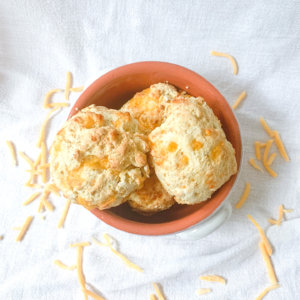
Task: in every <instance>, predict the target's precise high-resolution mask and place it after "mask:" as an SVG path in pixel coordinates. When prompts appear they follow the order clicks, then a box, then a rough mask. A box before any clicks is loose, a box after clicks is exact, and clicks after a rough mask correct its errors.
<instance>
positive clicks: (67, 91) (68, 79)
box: [65, 72, 72, 100]
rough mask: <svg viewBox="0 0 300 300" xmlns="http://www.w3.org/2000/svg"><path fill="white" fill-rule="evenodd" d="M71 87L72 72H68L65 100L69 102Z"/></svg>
mask: <svg viewBox="0 0 300 300" xmlns="http://www.w3.org/2000/svg"><path fill="white" fill-rule="evenodd" d="M71 85H72V74H71V72H67V82H66V87H65V100H69V95H70V88H71Z"/></svg>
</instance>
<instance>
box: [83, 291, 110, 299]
mask: <svg viewBox="0 0 300 300" xmlns="http://www.w3.org/2000/svg"><path fill="white" fill-rule="evenodd" d="M83 292H84V293H85V294H86V295H87V296H90V297H92V298H93V299H96V300H105V299H104V298H103V297H101V296H99V295H97V294H95V293H93V292H91V291H90V290H87V289H85V290H84V291H83Z"/></svg>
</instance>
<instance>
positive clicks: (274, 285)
mask: <svg viewBox="0 0 300 300" xmlns="http://www.w3.org/2000/svg"><path fill="white" fill-rule="evenodd" d="M279 287H280V285H279V284H273V285H271V286H268V287H267V288H265V289H264V290H263V291H262V292H261V293H260V294H259V295H258V297H256V299H255V300H262V299H263V298H264V297H265V296H266V295H267V294H268V293H269V292H270V291H272V290H274V289H278V288H279Z"/></svg>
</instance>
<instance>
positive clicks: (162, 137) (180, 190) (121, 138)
mask: <svg viewBox="0 0 300 300" xmlns="http://www.w3.org/2000/svg"><path fill="white" fill-rule="evenodd" d="M50 171H51V174H52V177H53V179H54V182H55V184H56V185H57V186H58V187H59V188H60V189H61V190H62V191H63V193H64V196H65V197H67V198H69V199H71V200H72V201H73V202H75V203H78V204H81V205H83V206H85V207H86V208H88V209H92V208H98V209H107V208H110V207H114V206H117V205H120V204H122V203H124V202H125V201H128V203H129V205H130V206H131V207H132V208H133V209H134V210H136V211H138V212H140V213H142V214H146V215H147V214H148V215H149V214H153V213H156V212H159V211H162V210H165V209H168V208H170V207H171V206H172V205H173V204H174V203H175V202H178V203H180V204H196V203H199V202H202V201H205V200H207V199H209V198H210V197H211V195H212V193H213V192H214V191H216V190H217V189H218V188H219V187H220V186H222V185H223V184H224V183H225V182H226V181H227V180H228V179H229V178H230V176H232V175H233V174H235V173H236V171H237V164H236V160H235V151H234V149H233V147H232V145H231V144H230V142H229V141H227V139H226V136H225V134H224V131H223V129H222V127H221V123H220V121H219V120H218V118H217V117H216V116H215V115H214V113H213V111H212V110H211V109H210V108H209V107H208V105H207V104H206V103H205V101H204V100H203V99H202V98H200V97H197V98H195V97H192V96H190V95H188V94H186V93H184V92H179V91H177V89H176V88H175V87H173V86H171V85H169V84H165V83H158V84H155V85H152V86H151V87H150V88H148V89H146V90H144V91H142V92H140V93H137V94H136V95H135V96H134V97H133V98H132V99H130V100H129V101H128V102H127V103H126V104H125V105H124V106H123V107H122V108H121V109H120V111H117V110H113V109H108V108H105V107H101V106H95V105H91V106H89V107H87V108H85V109H83V110H81V111H80V112H78V113H77V114H76V115H75V116H73V117H72V118H71V119H70V120H68V121H67V122H66V123H65V125H64V127H63V128H62V129H61V130H60V131H59V132H58V134H57V135H56V137H55V140H54V143H53V145H52V147H51V167H50Z"/></svg>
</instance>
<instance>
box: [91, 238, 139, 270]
mask: <svg viewBox="0 0 300 300" xmlns="http://www.w3.org/2000/svg"><path fill="white" fill-rule="evenodd" d="M104 238H105V240H106V242H107V243H106V244H103V243H101V242H99V241H98V240H97V239H95V238H94V237H93V238H92V241H93V242H94V243H95V244H98V245H99V246H106V247H108V248H109V249H110V250H111V251H112V252H113V253H114V254H115V255H116V256H118V257H120V258H121V259H122V260H123V262H124V263H125V264H126V265H127V267H129V268H131V269H134V270H136V271H138V272H144V270H143V269H142V268H140V267H139V266H138V265H136V264H134V263H133V262H131V261H130V260H129V259H128V258H127V257H126V256H125V255H123V254H122V253H120V252H119V251H117V250H116V249H114V248H113V246H112V243H111V239H110V237H109V235H108V234H106V233H105V234H104Z"/></svg>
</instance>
